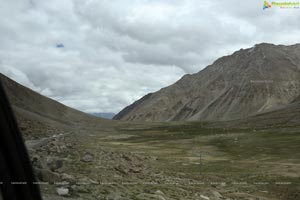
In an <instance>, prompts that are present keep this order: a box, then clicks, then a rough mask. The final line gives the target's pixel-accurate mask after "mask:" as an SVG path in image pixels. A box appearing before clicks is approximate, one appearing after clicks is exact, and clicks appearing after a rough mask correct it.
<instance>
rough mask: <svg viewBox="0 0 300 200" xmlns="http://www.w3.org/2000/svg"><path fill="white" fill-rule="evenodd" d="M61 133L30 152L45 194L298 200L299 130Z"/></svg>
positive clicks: (194, 127)
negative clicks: (63, 191) (59, 190)
mask: <svg viewBox="0 0 300 200" xmlns="http://www.w3.org/2000/svg"><path fill="white" fill-rule="evenodd" d="M64 134H65V133H62V134H61V137H56V138H51V139H50V140H49V141H48V142H46V144H44V145H41V146H39V147H34V148H33V147H32V148H30V150H29V151H30V154H31V156H32V160H33V162H34V165H35V170H36V173H37V175H38V177H39V180H40V181H44V182H46V183H47V184H43V185H41V189H42V192H43V195H44V196H45V199H160V200H163V199H200V200H201V199H228V200H229V199H253V200H257V199H270V200H271V199H282V200H289V199H291V200H297V199H300V192H299V191H300V178H299V176H300V128H299V127H277V128H273V129H272V128H269V129H257V130H255V129H219V128H206V125H205V124H200V123H149V124H147V123H144V124H121V125H118V126H114V127H113V128H106V129H101V128H97V129H96V128H93V129H92V128H88V127H85V128H82V129H80V130H78V131H73V132H71V133H69V134H65V135H64ZM64 181H65V182H64ZM48 183H49V184H48ZM57 188H65V189H68V194H65V195H60V196H59V195H58V194H57V192H56V189H57Z"/></svg>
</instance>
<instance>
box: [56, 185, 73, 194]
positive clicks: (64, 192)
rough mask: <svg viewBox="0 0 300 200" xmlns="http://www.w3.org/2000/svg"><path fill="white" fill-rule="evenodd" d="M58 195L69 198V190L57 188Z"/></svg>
mask: <svg viewBox="0 0 300 200" xmlns="http://www.w3.org/2000/svg"><path fill="white" fill-rule="evenodd" d="M56 193H57V194H58V195H59V196H69V195H70V194H69V189H68V188H63V187H60V188H56Z"/></svg>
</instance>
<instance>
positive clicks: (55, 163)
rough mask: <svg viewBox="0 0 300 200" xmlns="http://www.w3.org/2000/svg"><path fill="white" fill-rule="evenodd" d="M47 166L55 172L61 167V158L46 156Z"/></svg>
mask: <svg viewBox="0 0 300 200" xmlns="http://www.w3.org/2000/svg"><path fill="white" fill-rule="evenodd" d="M47 166H48V167H49V169H50V170H51V171H53V172H55V171H57V170H58V169H60V168H62V166H63V160H60V159H55V158H47Z"/></svg>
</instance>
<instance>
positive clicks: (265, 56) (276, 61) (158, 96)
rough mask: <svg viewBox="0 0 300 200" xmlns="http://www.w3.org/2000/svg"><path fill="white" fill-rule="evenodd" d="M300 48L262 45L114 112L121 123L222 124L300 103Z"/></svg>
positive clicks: (237, 54)
mask: <svg viewBox="0 0 300 200" xmlns="http://www.w3.org/2000/svg"><path fill="white" fill-rule="evenodd" d="M299 95H300V44H296V45H290V46H284V45H273V44H267V43H262V44H258V45H255V46H254V47H252V48H248V49H241V50H239V51H236V52H234V53H233V54H232V55H229V56H224V57H221V58H219V59H217V60H216V61H215V62H214V63H213V64H212V65H209V66H208V67H206V68H205V69H204V70H202V71H200V72H198V73H196V74H192V75H185V76H183V77H182V78H181V79H180V80H179V81H177V82H176V83H174V84H173V85H171V86H169V87H166V88H163V89H161V90H159V91H157V92H155V93H152V94H148V95H146V96H144V97H143V98H141V99H140V100H138V101H136V102H134V103H133V104H131V105H129V106H128V107H126V108H124V109H123V110H122V111H121V112H120V113H118V114H117V115H116V116H115V117H114V119H118V120H125V121H180V120H184V121H198V120H202V121H225V120H235V119H241V118H246V117H249V116H253V115H256V114H260V113H265V112H267V111H270V110H274V109H276V108H280V107H282V106H284V105H288V104H289V103H291V102H293V101H295V100H296V98H299Z"/></svg>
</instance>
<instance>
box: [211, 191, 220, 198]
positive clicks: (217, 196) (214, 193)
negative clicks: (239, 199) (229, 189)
mask: <svg viewBox="0 0 300 200" xmlns="http://www.w3.org/2000/svg"><path fill="white" fill-rule="evenodd" d="M212 193H213V195H214V196H215V197H216V198H219V199H220V198H222V197H223V196H222V195H221V194H220V193H219V192H217V191H213V192H212Z"/></svg>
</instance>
